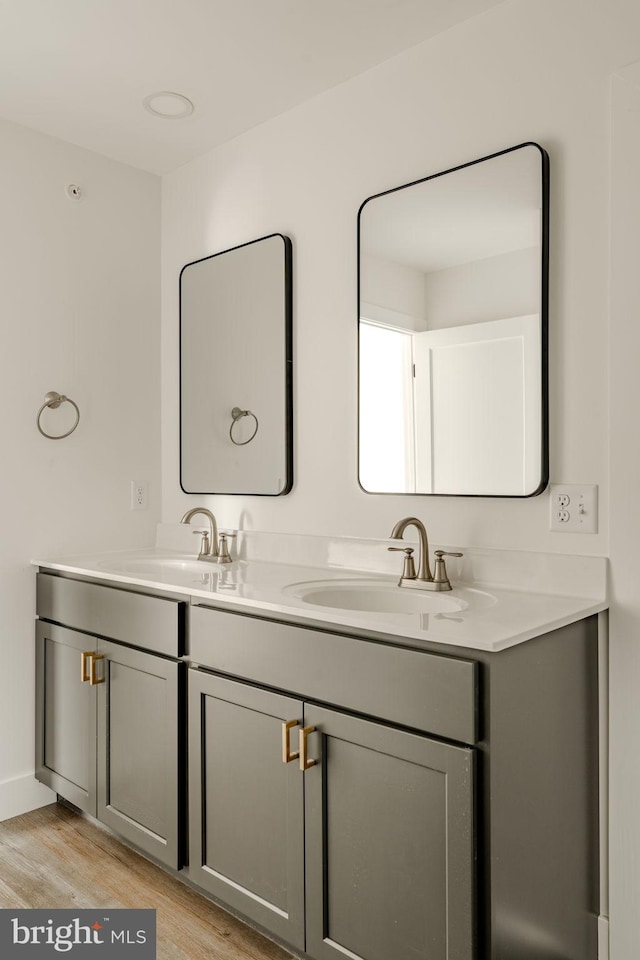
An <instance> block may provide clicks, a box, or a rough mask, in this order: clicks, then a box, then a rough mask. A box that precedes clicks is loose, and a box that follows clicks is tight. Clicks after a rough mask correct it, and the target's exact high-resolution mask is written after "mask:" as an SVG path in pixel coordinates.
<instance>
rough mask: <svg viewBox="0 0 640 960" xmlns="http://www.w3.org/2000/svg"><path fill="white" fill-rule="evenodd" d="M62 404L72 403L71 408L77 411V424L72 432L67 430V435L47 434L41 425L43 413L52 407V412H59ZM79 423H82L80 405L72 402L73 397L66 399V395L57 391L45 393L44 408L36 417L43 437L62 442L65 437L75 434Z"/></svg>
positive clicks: (72, 428) (42, 407) (41, 408)
mask: <svg viewBox="0 0 640 960" xmlns="http://www.w3.org/2000/svg"><path fill="white" fill-rule="evenodd" d="M61 403H70V404H71V406H72V407H73V408H74V410H75V411H76V419H75V423H74V424H73V426H72V427H71V429H70V430H67V432H66V433H56V434H53V433H47V432H46V430H43V429H42V425H41V423H40V417H41V416H42V411H43V410H45V409H46V408H47V407H50V408H51V409H52V410H57V409H58V407H59V406H60V404H61ZM79 423H80V410H79V409H78V404H77V403H75V401H74V400H72V399H71V397H65V396H64V394H62V393H57V392H56V391H55V390H50V391H49V393H45V395H44V403H43V404H42V406H41V407H40V409H39V410H38V413H37V415H36V426H37V428H38V430H39V431H40V433H41V434H42V436H43V437H47V439H48V440H62V439H64V437H68V436H69V434H70V433H73V431H74V430H75V428H76V427H77V426H78V424H79Z"/></svg>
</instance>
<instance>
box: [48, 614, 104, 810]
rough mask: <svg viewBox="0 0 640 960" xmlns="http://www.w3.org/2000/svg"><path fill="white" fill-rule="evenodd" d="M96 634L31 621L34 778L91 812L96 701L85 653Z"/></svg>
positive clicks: (93, 645) (93, 650)
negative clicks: (85, 679)
mask: <svg viewBox="0 0 640 960" xmlns="http://www.w3.org/2000/svg"><path fill="white" fill-rule="evenodd" d="M96 652H97V640H96V639H95V637H89V636H87V635H86V634H83V633H77V632H76V631H74V630H67V629H65V628H64V627H59V626H57V625H55V624H52V623H45V622H44V621H43V620H39V621H38V622H37V624H36V778H37V779H38V780H40V781H41V783H44V784H46V785H47V786H48V787H50V788H51V789H52V790H55V792H56V793H58V794H60V796H62V797H65V798H66V799H67V800H69V801H70V802H71V803H73V804H75V805H76V807H79V808H80V810H84V811H85V813H90V814H92V815H93V816H95V814H96V775H95V771H96V742H97V741H96V702H95V691H94V690H93V688H92V687H91V686H90V685H89V683H88V682H82V676H83V675H84V676H86V677H88V673H87V671H88V667H89V662H88V657H89V656H91V655H93V654H95V653H96Z"/></svg>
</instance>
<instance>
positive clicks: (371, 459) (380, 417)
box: [360, 321, 415, 491]
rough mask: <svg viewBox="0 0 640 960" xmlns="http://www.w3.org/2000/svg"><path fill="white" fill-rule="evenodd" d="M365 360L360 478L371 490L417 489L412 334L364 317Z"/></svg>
mask: <svg viewBox="0 0 640 960" xmlns="http://www.w3.org/2000/svg"><path fill="white" fill-rule="evenodd" d="M360 364H361V365H360V410H361V416H360V451H361V453H360V483H361V484H362V486H363V487H364V488H365V490H370V491H374V490H381V491H384V490H389V489H391V490H412V489H415V484H414V480H413V476H414V464H413V456H412V449H413V445H412V443H411V442H410V436H409V435H410V433H411V423H412V420H413V396H412V385H411V367H412V359H411V335H410V334H408V333H405V332H404V331H402V330H394V329H391V328H389V327H384V326H381V325H379V324H375V323H370V322H367V321H362V322H361V324H360ZM399 424H408V425H409V429H408V431H407V430H399V429H398V425H399Z"/></svg>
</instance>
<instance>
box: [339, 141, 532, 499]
mask: <svg viewBox="0 0 640 960" xmlns="http://www.w3.org/2000/svg"><path fill="white" fill-rule="evenodd" d="M548 176H549V175H548V157H547V155H546V153H545V152H544V150H542V149H541V148H540V147H539V146H538V145H537V144H533V143H528V144H522V145H520V146H518V147H513V148H511V149H509V150H505V151H502V152H501V153H498V154H494V155H492V156H490V157H485V158H483V159H482V160H478V161H475V162H472V163H469V164H465V165H463V166H461V167H456V168H454V169H451V170H447V171H444V172H443V173H441V174H435V175H433V176H430V177H427V178H425V179H424V180H420V181H417V182H415V183H411V184H406V185H405V186H402V187H398V188H396V189H393V190H389V191H387V192H386V193H382V194H379V195H377V196H374V197H370V198H369V200H367V201H365V203H364V204H363V205H362V207H361V209H360V213H359V217H358V245H359V261H358V271H359V272H358V286H359V324H360V353H359V378H360V385H361V386H360V409H359V417H360V423H359V479H360V483H361V485H362V486H363V488H364V489H365V490H366V491H368V492H371V493H426V494H441V495H442V494H453V495H463V496H464V495H466V496H514V497H524V496H532V495H535V494H536V493H540V492H541V491H542V490H543V489H544V487H545V485H546V482H547V476H548V463H547V461H548V454H547V448H548V437H547V434H548V430H547V356H546V343H547V332H546V331H547V297H548V293H547V287H548V277H547V274H548ZM376 326H377V331H378V332H377V333H373V332H372V331H373V329H374V327H376ZM394 334H395V339H394ZM373 340H375V342H376V344H378V346H379V350H378V352H377V353H376V352H375V351H374V350H373V348H372V346H371V343H372V341H373ZM402 342H404V343H405V347H404V361H403V363H401V362H400V359H399V344H400V343H402ZM396 348H397V349H396ZM407 357H408V358H409V359H408V360H407Z"/></svg>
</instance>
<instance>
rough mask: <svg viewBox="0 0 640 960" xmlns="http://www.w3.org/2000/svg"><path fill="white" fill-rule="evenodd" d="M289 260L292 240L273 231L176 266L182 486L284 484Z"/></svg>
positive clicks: (251, 490)
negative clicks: (266, 235)
mask: <svg viewBox="0 0 640 960" xmlns="http://www.w3.org/2000/svg"><path fill="white" fill-rule="evenodd" d="M291 261H292V253H291V241H290V240H289V238H288V237H284V236H282V234H279V233H276V234H271V235H270V236H268V237H262V238H260V239H259V240H254V241H252V242H251V243H245V244H242V245H241V246H238V247H233V248H232V249H230V250H224V251H222V252H221V253H217V254H214V255H213V256H211V257H205V258H204V259H202V260H196V261H194V262H193V263H188V264H187V265H186V266H185V267H183V269H182V271H181V273H180V484H181V486H182V489H183V490H184V492H185V493H231V494H258V495H263V496H280V495H282V494H285V493H288V492H289V490H290V489H291V485H292V482H293V469H292V459H293V457H292V443H293V441H292V423H291V420H292V375H291V367H292V360H291V325H292V320H291V315H292V310H291V305H292V286H291Z"/></svg>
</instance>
